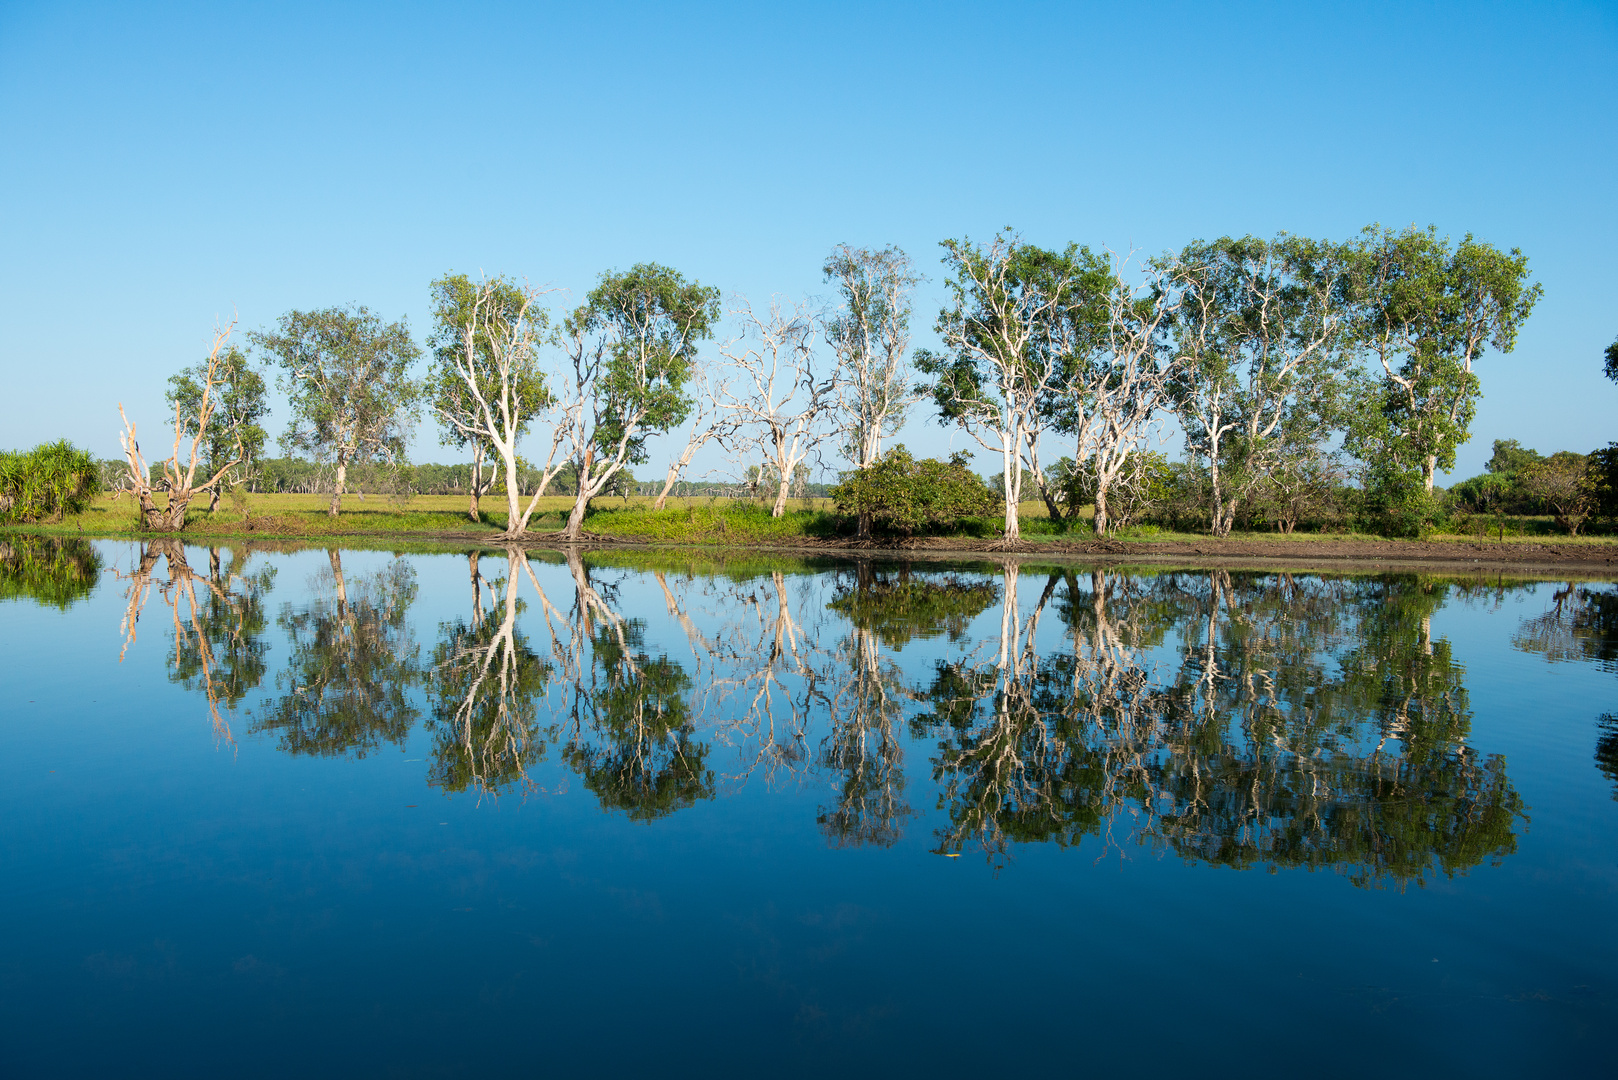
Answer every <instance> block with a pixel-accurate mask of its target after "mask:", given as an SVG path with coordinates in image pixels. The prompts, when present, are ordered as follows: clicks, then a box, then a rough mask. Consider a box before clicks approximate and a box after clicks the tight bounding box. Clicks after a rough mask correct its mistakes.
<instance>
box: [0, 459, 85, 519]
mask: <svg viewBox="0 0 1618 1080" xmlns="http://www.w3.org/2000/svg"><path fill="white" fill-rule="evenodd" d="M100 484H101V472H100V468H99V467H98V466H97V464H96V459H95V458H94V457H92V456H91V455H90V453H89V451H87V450H80V449H78V448H77V447H75V446H73V445H72V444H71V443H69V442H68V441H67V440H66V439H63V440H62V441H61V442H54V443H42V444H40V445H39V446H36V447H34V448H33V449H32V450H30V451H28V452H27V453H26V454H24V453H20V452H11V453H0V521H14V522H35V521H46V520H51V521H60V520H61V519H62V516H63V515H64V514H77V513H81V512H83V511H84V510H85V508H87V507H88V506H89V505H90V501H91V500H92V499H94V498H95V493H96V491H97V490H99V488H100Z"/></svg>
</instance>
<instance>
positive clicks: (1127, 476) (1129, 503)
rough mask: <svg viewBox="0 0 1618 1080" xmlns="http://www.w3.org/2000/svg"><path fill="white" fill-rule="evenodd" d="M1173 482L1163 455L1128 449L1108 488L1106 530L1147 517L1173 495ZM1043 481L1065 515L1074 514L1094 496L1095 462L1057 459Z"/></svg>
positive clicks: (1126, 525)
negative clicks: (1045, 480)
mask: <svg viewBox="0 0 1618 1080" xmlns="http://www.w3.org/2000/svg"><path fill="white" fill-rule="evenodd" d="M1174 482H1175V469H1174V466H1173V464H1172V463H1171V462H1170V461H1169V459H1168V457H1167V456H1166V455H1164V454H1161V453H1158V452H1157V451H1155V450H1135V451H1131V452H1130V453H1129V454H1127V455H1126V456H1125V459H1124V464H1123V466H1122V467H1121V468H1120V469H1119V471H1118V475H1117V476H1116V477H1114V478H1113V481H1112V487H1111V489H1110V490H1109V491H1108V495H1107V508H1108V513H1107V527H1108V529H1109V530H1110V531H1116V530H1118V529H1125V528H1128V527H1129V525H1130V524H1131V523H1132V522H1135V521H1139V520H1140V519H1141V518H1143V517H1146V516H1150V515H1151V513H1152V512H1153V510H1154V509H1155V508H1157V507H1161V506H1163V505H1165V504H1166V503H1168V502H1169V501H1170V499H1171V498H1172V497H1173V494H1172V488H1173V484H1174ZM1047 483H1048V484H1049V485H1050V486H1051V488H1052V489H1053V491H1054V495H1055V498H1056V500H1057V504H1058V505H1059V506H1061V507H1063V508H1065V509H1066V510H1067V516H1070V517H1071V516H1073V515H1076V514H1077V513H1078V511H1079V508H1080V507H1082V506H1085V505H1088V504H1089V503H1090V502H1092V501H1093V500H1094V499H1095V497H1096V470H1095V463H1094V462H1093V461H1088V460H1087V461H1085V462H1084V463H1082V464H1075V463H1074V461H1073V459H1072V458H1061V459H1060V460H1058V461H1057V463H1056V464H1055V465H1053V466H1051V468H1050V469H1049V470H1047Z"/></svg>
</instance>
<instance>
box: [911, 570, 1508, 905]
mask: <svg viewBox="0 0 1618 1080" xmlns="http://www.w3.org/2000/svg"><path fill="white" fill-rule="evenodd" d="M1007 573H1008V583H1007V591H1006V594H1005V597H1006V599H1005V604H1004V614H1003V618H1002V621H1003V625H1004V627H1005V629H1004V630H1003V631H1002V635H1001V641H1000V644H999V654H998V656H997V657H996V658H995V660H994V661H993V662H992V663H986V662H980V663H977V664H973V663H971V662H969V661H968V662H962V663H960V664H956V665H940V667H939V669H938V671H937V672H936V673H935V676H934V679H933V683H932V687H931V689H930V692H929V695H928V696H929V699H930V703H931V705H932V711H931V712H930V713H929V714H926V715H924V716H923V717H922V718H921V719H920V722H921V723H922V724H923V726H928V727H931V728H933V729H935V730H938V731H939V733H940V735H941V736H942V741H941V742H940V744H939V752H938V754H937V756H936V757H935V759H934V760H935V773H936V776H937V779H938V781H939V784H940V808H941V809H943V810H944V811H946V813H947V816H948V824H947V825H946V826H944V827H943V828H941V829H940V831H939V850H941V851H944V852H950V851H959V850H961V849H962V848H963V847H965V846H966V845H967V844H969V843H974V842H975V843H976V844H977V845H978V846H980V847H981V848H982V849H983V850H985V851H986V852H987V853H988V854H989V856H990V858H991V859H993V860H1003V859H1004V858H1005V857H1006V855H1007V853H1008V852H1009V850H1010V846H1011V845H1012V844H1013V843H1017V842H1034V841H1053V842H1056V843H1061V844H1067V845H1076V844H1078V843H1080V842H1081V840H1082V839H1083V838H1084V837H1086V836H1096V837H1097V838H1098V839H1100V841H1101V843H1102V845H1103V850H1118V851H1121V850H1122V849H1123V848H1124V847H1125V846H1127V845H1131V844H1133V845H1139V846H1145V847H1161V848H1165V849H1167V850H1172V851H1174V852H1175V853H1177V854H1179V855H1181V856H1183V857H1186V858H1189V859H1195V860H1199V861H1204V862H1209V863H1214V864H1218V865H1227V866H1234V867H1238V868H1240V867H1246V866H1250V865H1255V864H1263V865H1267V866H1270V867H1276V866H1306V867H1311V868H1314V867H1331V868H1333V869H1336V870H1338V871H1339V872H1342V873H1344V874H1346V875H1348V876H1349V877H1350V878H1351V879H1352V880H1354V881H1356V882H1358V883H1368V882H1373V881H1393V882H1397V883H1401V884H1402V883H1404V882H1407V881H1417V882H1421V881H1423V880H1425V879H1426V878H1427V877H1429V876H1431V875H1433V874H1436V873H1443V874H1446V875H1451V874H1455V873H1460V872H1464V871H1465V870H1466V869H1467V868H1469V867H1471V866H1475V865H1477V864H1478V863H1480V862H1482V861H1483V860H1484V859H1486V858H1491V857H1494V858H1498V857H1501V856H1504V855H1506V854H1509V853H1510V852H1511V851H1513V850H1515V845H1516V838H1515V834H1514V832H1513V825H1514V824H1515V822H1516V820H1517V819H1518V818H1520V817H1522V816H1523V809H1524V808H1523V806H1522V802H1521V799H1520V798H1519V797H1518V795H1517V793H1516V791H1515V790H1514V789H1513V788H1512V786H1511V784H1510V783H1509V781H1508V779H1507V777H1506V774H1505V763H1504V761H1503V759H1501V758H1499V757H1498V756H1492V755H1491V756H1483V755H1479V754H1478V753H1477V752H1476V751H1475V750H1474V749H1473V748H1472V747H1470V746H1469V745H1468V744H1467V742H1466V739H1467V737H1468V735H1469V726H1470V719H1471V712H1470V709H1469V706H1468V703H1467V698H1466V691H1465V687H1464V684H1463V675H1464V672H1463V671H1462V669H1461V668H1460V667H1459V665H1457V664H1455V663H1454V662H1453V660H1452V659H1451V656H1450V651H1449V646H1448V643H1447V642H1443V641H1436V642H1435V641H1433V640H1432V639H1431V637H1430V635H1429V630H1428V627H1429V626H1430V619H1431V614H1432V612H1433V610H1434V609H1435V608H1436V607H1437V606H1438V605H1439V604H1441V603H1442V600H1443V597H1444V595H1445V594H1446V592H1447V590H1446V588H1445V587H1443V586H1435V585H1433V584H1431V583H1428V582H1423V581H1421V580H1420V579H1416V578H1382V579H1371V580H1365V579H1358V580H1346V579H1345V580H1339V579H1332V578H1306V579H1300V578H1294V577H1292V576H1290V575H1232V574H1230V573H1229V572H1226V571H1219V570H1214V571H1208V572H1206V573H1203V574H1166V575H1162V576H1159V577H1155V578H1123V577H1121V576H1117V575H1111V574H1108V573H1107V572H1104V571H1097V572H1095V573H1093V574H1091V575H1090V584H1089V588H1088V589H1085V588H1083V587H1081V586H1080V585H1079V583H1078V579H1077V578H1076V577H1075V576H1073V575H1070V574H1069V575H1060V577H1061V579H1062V583H1063V585H1064V587H1065V591H1066V593H1067V596H1066V598H1065V599H1066V602H1065V603H1064V604H1061V605H1058V611H1059V613H1061V614H1062V615H1063V617H1064V620H1065V621H1066V622H1067V623H1068V628H1069V630H1070V643H1069V647H1068V648H1066V649H1064V650H1061V651H1058V652H1055V653H1053V654H1051V655H1048V656H1045V657H1043V658H1041V657H1039V656H1038V654H1037V651H1036V650H1035V649H1034V648H1033V646H1032V642H1033V640H1034V636H1035V634H1036V633H1037V630H1038V623H1039V620H1040V618H1041V614H1042V612H1043V611H1044V609H1045V607H1046V606H1047V603H1048V602H1049V600H1050V598H1051V596H1052V594H1053V591H1054V587H1055V586H1056V585H1057V582H1058V577H1059V575H1052V576H1051V578H1050V579H1049V580H1048V581H1047V584H1046V586H1045V589H1044V591H1043V593H1042V594H1041V596H1040V598H1039V600H1038V602H1037V603H1036V604H1035V605H1034V607H1033V611H1032V612H1031V613H1029V614H1024V613H1022V612H1021V611H1020V610H1018V608H1017V606H1016V603H1015V597H1014V594H1013V593H1012V591H1011V589H1012V584H1011V580H1010V574H1011V571H1010V569H1009V568H1008V571H1007ZM1158 641H1164V642H1166V643H1168V644H1170V645H1171V646H1173V647H1174V648H1176V649H1177V651H1178V653H1179V656H1180V659H1179V662H1178V665H1177V666H1175V667H1174V668H1172V669H1171V670H1168V671H1158V670H1154V669H1153V668H1151V667H1150V666H1149V665H1148V663H1147V661H1146V659H1145V656H1146V652H1145V649H1144V648H1143V646H1147V647H1149V646H1151V645H1153V644H1156V643H1157V642H1158Z"/></svg>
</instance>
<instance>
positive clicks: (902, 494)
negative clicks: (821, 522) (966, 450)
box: [831, 444, 998, 536]
mask: <svg viewBox="0 0 1618 1080" xmlns="http://www.w3.org/2000/svg"><path fill="white" fill-rule="evenodd" d="M966 460H967V458H966V455H965V454H956V455H954V456H952V457H951V458H950V459H949V460H948V461H939V460H937V459H936V458H923V459H920V460H917V459H916V458H915V457H914V456H912V455H911V453H910V451H908V450H906V449H905V447H904V446H903V445H902V444H901V445H898V446H895V447H893V448H892V449H891V450H889V451H888V452H887V453H885V454H883V455H882V457H881V458H879V459H878V460H877V461H876V462H875V463H874V464H872V465H870V466H868V467H867V468H864V469H859V470H856V471H855V472H852V473H850V474H848V475H846V476H845V477H844V478H843V482H842V483H841V484H839V485H838V486H837V487H836V488H835V489H833V491H832V493H831V497H832V499H833V500H834V501H835V502H836V505H837V509H838V510H839V511H841V512H843V513H845V514H869V515H870V516H871V520H872V522H873V523H874V524H875V525H876V526H877V527H878V528H880V529H882V530H883V531H884V532H889V533H899V534H901V535H905V536H910V535H913V534H915V533H917V532H920V531H922V530H924V529H928V528H936V527H939V526H945V525H953V524H954V523H955V522H957V521H959V520H960V519H961V518H963V517H977V516H980V515H985V514H992V513H994V511H995V509H996V507H997V505H998V502H997V500H996V499H995V497H994V493H993V492H991V491H990V490H989V488H988V485H986V484H984V482H983V479H982V477H980V476H978V475H977V474H976V473H974V472H972V470H970V469H968V468H967V467H966Z"/></svg>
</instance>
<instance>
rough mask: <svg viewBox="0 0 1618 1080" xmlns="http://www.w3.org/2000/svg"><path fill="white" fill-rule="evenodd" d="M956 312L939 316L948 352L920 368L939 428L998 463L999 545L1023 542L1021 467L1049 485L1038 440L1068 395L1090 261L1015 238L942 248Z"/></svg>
mask: <svg viewBox="0 0 1618 1080" xmlns="http://www.w3.org/2000/svg"><path fill="white" fill-rule="evenodd" d="M942 246H943V248H944V258H943V262H944V264H945V265H946V266H948V267H949V269H950V277H949V279H948V282H947V286H948V288H949V292H950V298H951V303H950V306H949V307H946V308H945V309H944V310H943V311H942V312H940V314H939V316H938V324H937V329H938V333H939V336H940V337H942V338H943V339H944V351H943V352H933V351H931V350H925V349H924V350H921V351H920V352H918V353H917V354H916V367H917V368H918V369H920V371H921V372H922V373H923V374H924V375H926V376H927V378H928V379H929V383H928V385H927V389H928V390H929V391H930V392H931V394H932V397H933V400H934V402H935V403H936V404H937V406H938V410H939V413H940V422H942V423H946V424H948V423H955V424H958V425H960V426H961V427H962V428H963V429H964V430H965V431H966V432H967V433H968V434H970V435H971V436H972V437H973V438H974V439H976V440H977V442H978V444H979V445H980V446H982V447H983V448H984V449H986V450H989V451H991V452H994V453H998V454H999V455H1000V459H1001V462H1002V464H1003V468H1004V471H1003V473H1002V475H1003V476H1004V478H1005V483H1004V486H1003V499H1002V501H1003V509H1004V517H1005V525H1004V531H1003V534H1002V535H1003V538H1004V539H1005V540H1006V541H1014V540H1016V539H1018V538H1019V537H1020V536H1021V534H1022V530H1021V525H1020V522H1019V521H1018V517H1017V506H1018V503H1019V502H1020V501H1021V499H1022V484H1023V473H1024V469H1025V467H1026V468H1027V469H1028V470H1029V471H1031V472H1033V474H1034V476H1035V482H1036V483H1042V482H1043V477H1042V476H1041V472H1040V465H1039V439H1040V435H1041V433H1042V432H1043V431H1044V430H1045V428H1046V427H1047V426H1049V425H1050V424H1052V423H1060V422H1061V421H1060V419H1058V418H1057V417H1056V415H1055V413H1054V412H1053V408H1052V404H1053V399H1054V398H1056V397H1058V396H1066V395H1067V394H1069V392H1070V390H1071V387H1070V385H1069V379H1070V376H1071V374H1072V367H1073V362H1074V361H1073V354H1074V349H1073V347H1072V342H1071V340H1070V333H1069V332H1070V331H1071V329H1072V328H1073V327H1074V326H1075V325H1077V322H1076V321H1075V320H1074V319H1072V318H1070V317H1069V316H1070V315H1071V314H1072V310H1073V309H1074V308H1075V307H1081V306H1082V305H1083V299H1084V290H1085V286H1086V284H1088V283H1087V281H1086V277H1087V276H1088V274H1089V273H1090V272H1091V271H1092V270H1093V267H1092V265H1091V264H1092V262H1093V258H1094V257H1093V256H1091V254H1090V252H1089V251H1088V250H1086V249H1081V248H1079V247H1078V246H1077V245H1069V246H1068V248H1067V249H1066V250H1065V251H1063V252H1061V253H1056V252H1050V251H1045V250H1043V249H1040V248H1037V247H1035V246H1033V245H1032V244H1025V243H1023V242H1022V241H1021V240H1020V239H1019V238H1018V237H1017V235H1016V234H1015V233H1013V232H1011V231H1010V230H1009V229H1007V230H1005V231H1003V232H1001V233H999V234H998V235H996V236H995V238H994V240H993V241H992V242H991V243H990V244H989V245H988V246H987V247H979V246H978V245H975V244H973V243H972V242H971V241H970V240H965V239H963V240H946V241H944V242H943V245H942Z"/></svg>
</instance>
